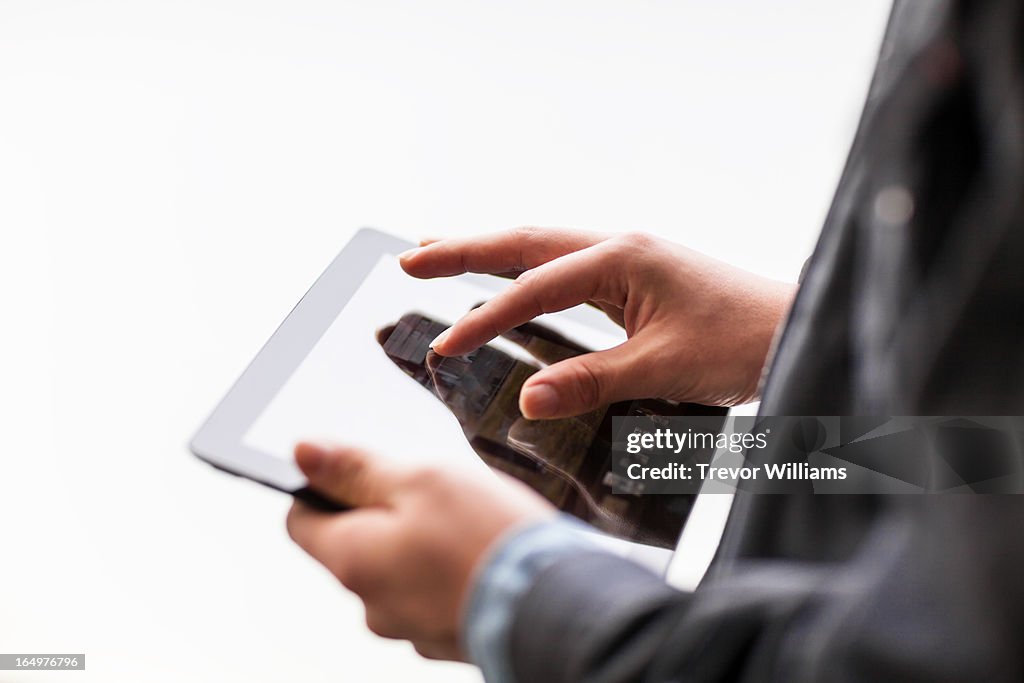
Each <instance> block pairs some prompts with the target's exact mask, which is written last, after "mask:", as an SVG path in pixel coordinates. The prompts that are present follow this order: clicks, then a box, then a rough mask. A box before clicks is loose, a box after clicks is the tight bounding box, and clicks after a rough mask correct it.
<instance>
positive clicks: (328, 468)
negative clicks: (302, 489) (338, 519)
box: [295, 443, 402, 507]
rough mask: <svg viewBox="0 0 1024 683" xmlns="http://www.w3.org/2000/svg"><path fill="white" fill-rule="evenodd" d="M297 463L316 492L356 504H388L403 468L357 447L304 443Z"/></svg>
mask: <svg viewBox="0 0 1024 683" xmlns="http://www.w3.org/2000/svg"><path fill="white" fill-rule="evenodd" d="M295 463H296V464H297V465H298V466H299V469H300V470H302V473H303V474H305V475H306V478H307V479H308V480H309V485H310V487H312V488H313V489H315V490H316V491H319V492H320V493H322V494H324V495H326V496H328V497H329V498H332V499H334V500H336V501H337V502H339V503H345V504H348V505H352V506H355V507H361V506H366V505H387V504H388V502H389V501H390V499H391V497H392V495H393V493H394V490H395V489H396V488H397V487H398V485H399V483H400V482H401V480H402V476H401V471H400V470H398V469H396V468H395V467H393V466H392V465H390V464H389V463H386V462H383V461H381V460H380V459H379V458H378V457H375V456H373V455H371V454H370V453H367V452H366V451H362V450H359V449H357V448H346V447H342V446H337V447H325V446H319V445H317V444H312V443H300V444H299V445H298V446H296V447H295Z"/></svg>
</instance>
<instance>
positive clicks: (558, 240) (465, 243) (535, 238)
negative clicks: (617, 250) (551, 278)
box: [399, 228, 609, 278]
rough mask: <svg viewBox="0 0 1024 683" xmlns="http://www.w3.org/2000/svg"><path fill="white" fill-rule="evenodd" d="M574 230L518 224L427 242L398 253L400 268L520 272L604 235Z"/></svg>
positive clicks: (419, 272) (418, 273)
mask: <svg viewBox="0 0 1024 683" xmlns="http://www.w3.org/2000/svg"><path fill="white" fill-rule="evenodd" d="M608 237H609V236H608V235H604V234H601V233H597V232H583V231H577V230H553V229H552V230H546V229H541V228H518V229H516V230H507V231H504V232H498V233H493V234H490V235H481V236H478V237H467V238H459V239H449V240H439V241H436V242H429V243H427V244H426V245H425V246H422V247H420V248H418V249H410V250H409V251H407V252H405V253H404V254H401V255H400V256H399V262H400V263H401V265H402V268H404V269H405V272H407V273H408V274H409V275H412V276H413V277H418V278H432V277H448V276H451V275H461V274H462V273H491V274H495V275H497V274H507V273H520V272H522V271H524V270H529V269H530V268H535V267H536V266H539V265H541V264H542V263H547V262H548V261H551V260H553V259H556V258H558V257H559V256H564V255H565V254H569V253H572V252H574V251H579V250H580V249H585V248H587V247H590V246H593V245H595V244H597V243H598V242H602V241H604V240H606V239H608Z"/></svg>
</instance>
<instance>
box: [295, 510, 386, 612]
mask: <svg viewBox="0 0 1024 683" xmlns="http://www.w3.org/2000/svg"><path fill="white" fill-rule="evenodd" d="M394 524H395V521H394V517H393V515H392V514H391V513H389V512H385V511H383V510H381V509H379V508H365V509H362V510H353V511H350V512H343V513H336V512H335V513H330V512H323V511H322V510H317V509H315V508H313V507H311V506H309V505H306V504H305V503H302V502H301V501H295V502H294V503H293V504H292V507H291V509H290V510H289V511H288V519H287V528H288V535H289V536H291V538H292V540H293V541H295V543H296V544H297V545H298V546H299V547H300V548H302V549H303V550H305V551H306V552H307V553H309V555H310V556H311V557H313V558H314V559H315V560H317V561H318V562H320V563H321V564H322V565H324V566H325V567H326V568H327V569H328V570H330V571H331V573H333V574H334V575H335V576H336V577H337V578H338V580H339V581H341V583H342V584H344V585H345V586H346V587H347V588H349V589H350V590H352V591H353V592H355V593H357V594H358V595H360V596H367V595H369V594H372V593H373V592H374V585H375V584H377V583H379V579H380V577H381V575H382V572H381V568H383V567H386V566H387V565H388V563H389V561H390V558H388V557H386V556H385V554H384V553H385V549H386V548H387V547H388V544H387V543H386V542H385V539H387V537H388V536H389V535H390V534H392V533H393V532H394Z"/></svg>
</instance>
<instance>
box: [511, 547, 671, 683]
mask: <svg viewBox="0 0 1024 683" xmlns="http://www.w3.org/2000/svg"><path fill="white" fill-rule="evenodd" d="M689 598H690V594H689V593H682V592H679V591H677V590H675V589H673V588H671V587H670V586H668V585H667V584H666V583H665V582H664V581H663V580H662V579H661V577H659V576H657V575H656V574H653V573H652V572H650V571H649V570H647V569H646V568H644V567H641V566H640V565H637V564H635V563H633V562H630V561H629V560H626V559H623V558H621V557H617V556H615V555H610V554H607V553H599V552H590V553H577V554H574V555H572V556H571V557H560V558H558V559H557V560H555V561H554V562H552V563H551V564H549V565H548V566H547V568H546V569H544V570H543V571H542V572H540V573H539V574H538V575H537V576H536V578H535V580H534V582H533V584H532V586H531V588H530V589H529V591H527V592H525V593H524V594H523V595H522V598H521V600H520V601H519V604H518V606H517V608H516V610H515V613H514V616H513V622H512V627H511V637H510V641H509V642H510V661H511V665H512V672H513V675H514V677H515V680H517V681H545V682H546V683H561V682H563V681H564V682H565V683H569V682H570V681H572V682H576V681H581V680H591V679H590V678H589V677H588V676H592V675H594V674H595V671H594V669H595V668H598V667H600V666H601V665H602V664H605V663H607V662H608V661H610V660H615V662H616V668H617V669H618V668H620V667H621V669H622V670H621V671H620V673H622V674H623V676H622V678H621V679H622V680H634V677H635V678H637V679H639V677H640V676H639V674H640V672H642V671H643V670H644V669H646V668H647V667H649V666H650V664H651V663H652V662H653V660H654V659H655V656H654V653H655V651H656V650H657V648H658V647H660V646H661V644H662V643H661V639H660V638H658V637H645V635H644V634H645V631H646V629H645V626H646V625H648V624H650V623H651V622H652V621H654V620H655V619H656V617H657V615H660V614H663V613H664V611H665V610H666V609H672V610H679V609H680V607H682V606H683V604H684V603H686V602H688V601H689ZM683 611H685V610H680V613H681V612H683ZM615 680H619V678H616V679H615Z"/></svg>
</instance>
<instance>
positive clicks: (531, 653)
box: [511, 495, 1024, 683]
mask: <svg viewBox="0 0 1024 683" xmlns="http://www.w3.org/2000/svg"><path fill="white" fill-rule="evenodd" d="M892 498H897V497H896V496H893V497H892ZM891 508H892V509H891V510H890V512H888V513H886V514H885V515H883V516H881V517H880V519H879V521H878V523H877V524H876V525H875V526H874V528H873V530H872V532H871V534H870V535H869V537H868V538H867V539H866V540H865V542H864V543H863V546H862V548H861V549H860V550H859V551H858V552H857V553H855V554H854V555H853V556H852V557H851V558H850V559H849V560H847V561H844V562H835V563H812V562H800V561H794V560H782V559H779V560H769V559H763V558H762V559H758V560H756V561H749V562H746V563H744V562H737V563H736V564H734V565H733V566H732V567H730V569H729V571H727V572H724V573H723V574H722V575H720V576H717V577H715V578H713V579H711V580H709V581H707V582H706V583H705V584H704V585H702V586H701V587H700V588H699V589H698V590H697V591H696V592H694V593H682V592H678V591H675V590H673V589H672V588H670V587H668V586H667V585H666V584H665V583H664V582H663V581H662V580H661V579H660V578H659V577H657V576H655V575H654V574H651V573H650V572H648V571H646V570H645V569H643V568H641V567H638V566H636V565H634V564H632V563H630V562H629V561H627V560H624V559H620V558H618V557H613V556H609V555H603V554H593V555H582V556H571V557H566V558H563V559H562V560H560V561H559V562H557V563H556V564H554V565H553V566H551V567H549V568H548V569H547V570H546V571H544V572H543V573H542V574H541V575H540V576H539V577H538V580H537V582H536V583H535V585H534V586H533V588H532V589H531V590H530V591H529V592H528V593H527V595H526V596H525V597H524V599H523V600H522V602H521V603H520V605H519V607H518V609H517V612H516V616H515V619H514V623H513V627H512V636H511V656H512V661H513V668H514V670H515V673H516V677H517V680H519V681H521V682H527V681H544V682H546V683H560V682H563V681H565V682H568V681H573V682H576V683H619V682H622V681H659V682H660V681H702V682H703V681H708V682H710V681H787V682H799V681H826V680H827V681H921V682H924V681H948V682H953V681H957V682H959V681H963V682H967V681H982V680H984V681H1020V680H1024V668H1022V664H1021V660H1022V654H1021V649H1022V647H1021V646H1022V644H1024V636H1021V634H1022V633H1024V623H1022V616H1021V615H1022V614H1024V595H1022V593H1024V591H1022V588H1021V584H1024V582H1021V581H1020V580H1019V577H1018V573H1019V569H1018V568H1019V567H1021V566H1024V564H1022V563H1024V552H1022V550H1021V548H1022V546H1024V544H1021V543H1020V541H1019V538H1017V536H1018V535H1019V534H1018V532H1017V531H1016V529H1019V528H1021V525H1022V523H1024V499H1022V498H1021V497H1020V496H952V495H950V496H943V497H940V498H926V497H923V496H918V497H916V498H914V499H913V500H901V501H900V502H899V503H898V504H894V505H892V506H891Z"/></svg>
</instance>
